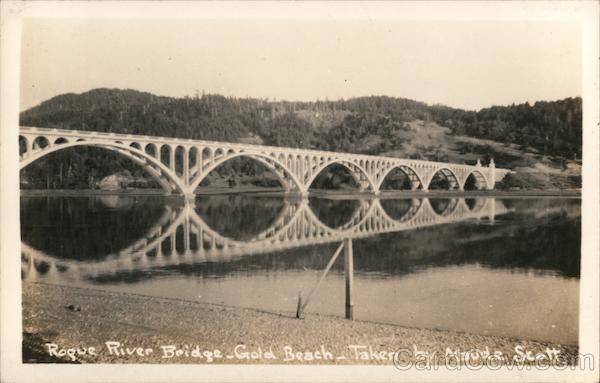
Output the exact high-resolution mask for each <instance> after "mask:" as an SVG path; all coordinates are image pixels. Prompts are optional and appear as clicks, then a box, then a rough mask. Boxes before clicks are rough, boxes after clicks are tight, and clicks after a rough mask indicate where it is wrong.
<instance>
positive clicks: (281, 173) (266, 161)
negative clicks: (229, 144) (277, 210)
mask: <svg viewBox="0 0 600 383" xmlns="http://www.w3.org/2000/svg"><path fill="white" fill-rule="evenodd" d="M204 150H206V148H205V149H204ZM204 150H203V153H204ZM217 152H220V153H222V154H220V157H218V158H217V156H216V153H217ZM212 155H214V161H212V163H210V165H208V166H207V167H205V168H203V169H201V170H200V171H199V172H198V174H197V175H196V176H195V177H194V178H193V179H192V181H191V182H190V191H191V192H193V191H194V190H196V188H197V187H198V185H200V183H201V182H202V181H203V180H204V179H205V178H206V177H207V176H208V175H209V174H210V172H211V171H213V170H214V169H216V168H218V167H219V166H220V165H222V164H224V163H225V162H227V161H229V160H232V159H234V158H238V157H246V158H250V159H251V160H254V161H256V162H259V163H261V164H263V165H264V166H265V167H266V168H267V169H269V170H271V171H272V172H273V173H274V174H275V175H276V176H277V178H278V179H279V182H280V183H281V184H282V186H283V187H284V188H287V187H289V185H288V184H289V181H288V180H286V178H285V177H286V176H287V177H289V178H290V179H291V181H292V183H293V184H294V185H295V186H296V188H297V189H298V190H302V183H301V182H300V180H298V178H297V177H296V176H295V175H294V173H293V172H292V171H291V170H290V169H289V168H288V167H287V166H286V165H285V164H284V163H282V162H281V161H279V160H277V159H275V158H274V157H272V156H268V155H265V154H257V153H247V152H232V153H231V154H229V155H225V154H224V152H223V150H222V149H217V151H216V152H212V154H211V156H212Z"/></svg>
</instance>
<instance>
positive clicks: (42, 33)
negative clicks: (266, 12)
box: [20, 18, 581, 110]
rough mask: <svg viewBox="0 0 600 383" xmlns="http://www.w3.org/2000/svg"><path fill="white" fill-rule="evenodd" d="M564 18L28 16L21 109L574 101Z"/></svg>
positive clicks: (574, 50) (572, 50) (576, 66)
mask: <svg viewBox="0 0 600 383" xmlns="http://www.w3.org/2000/svg"><path fill="white" fill-rule="evenodd" d="M580 42H581V35H580V30H579V27H578V25H577V24H575V23H568V22H565V21H533V22H532V21H528V22H525V21H477V20H475V21H460V22H459V21H427V20H420V21H414V20H413V21H411V20H408V21H406V20H397V21H389V20H388V21H386V20H377V21H374V20H371V21H369V20H344V21H331V20H326V19H325V20H323V19H320V20H295V21H294V20H258V19H244V20H219V21H215V20H143V19H141V20H123V19H121V20H117V19H115V20H110V19H108V20H107V19H103V20H88V19H86V20H84V19H73V18H70V19H57V18H52V19H43V18H42V19H27V20H25V21H24V23H23V29H22V45H21V76H20V78H21V99H20V103H21V109H22V110H25V109H27V108H29V107H32V106H35V105H37V104H39V103H40V102H42V101H44V100H47V99H49V98H51V97H54V96H56V95H59V94H62V93H69V92H73V93H81V92H85V91H88V90H90V89H94V88H98V87H107V88H122V89H125V88H128V89H136V90H140V91H146V92H151V93H154V94H157V95H164V96H173V97H183V96H186V95H188V96H191V95H194V94H195V93H196V92H198V93H202V92H205V93H219V94H222V95H225V96H237V97H255V98H268V99H271V100H273V99H277V100H282V99H285V100H291V101H306V100H317V99H319V100H325V99H329V100H336V99H340V98H346V99H347V98H350V97H357V96H369V95H387V96H395V97H405V98H410V99H415V100H418V101H424V102H427V103H429V104H436V103H439V104H444V105H448V106H453V107H459V108H464V109H470V110H477V109H480V108H483V107H488V106H491V105H509V104H512V103H522V102H526V101H528V102H530V103H532V102H535V101H539V100H557V99H562V98H565V97H574V96H580V95H581V47H580Z"/></svg>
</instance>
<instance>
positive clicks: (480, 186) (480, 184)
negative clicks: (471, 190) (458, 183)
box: [462, 170, 489, 190]
mask: <svg viewBox="0 0 600 383" xmlns="http://www.w3.org/2000/svg"><path fill="white" fill-rule="evenodd" d="M469 177H473V178H474V179H475V180H474V182H475V187H476V189H477V190H484V189H489V183H488V180H487V178H486V177H485V175H484V174H483V173H482V172H480V171H479V170H473V171H472V172H471V173H469V174H467V176H466V177H465V181H464V183H463V184H462V190H466V186H467V182H469Z"/></svg>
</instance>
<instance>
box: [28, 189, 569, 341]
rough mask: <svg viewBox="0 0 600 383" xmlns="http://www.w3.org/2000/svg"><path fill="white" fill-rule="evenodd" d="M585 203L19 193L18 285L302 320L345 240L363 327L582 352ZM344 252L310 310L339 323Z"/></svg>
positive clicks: (358, 317) (449, 199)
mask: <svg viewBox="0 0 600 383" xmlns="http://www.w3.org/2000/svg"><path fill="white" fill-rule="evenodd" d="M580 216H581V212H580V200H579V199H552V198H540V199H494V198H468V199H463V198H435V199H433V198H432V199H425V198H407V199H382V200H379V199H374V200H364V199H361V200H358V199H355V200H352V199H349V200H330V199H320V198H310V199H309V200H301V199H286V198H282V197H259V196H250V195H228V196H211V197H198V198H197V199H196V202H195V205H193V206H191V205H185V204H173V203H168V202H167V201H165V200H164V199H163V198H161V197H150V196H82V197H22V198H21V233H22V247H23V251H22V276H23V278H24V279H27V280H39V281H46V282H50V283H58V284H64V285H72V286H88V287H94V288H102V289H106V290H113V291H125V292H133V293H141V294H148V295H152V296H159V297H176V298H180V299H188V300H196V301H201V302H209V303H218V304H225V305H231V306H239V307H250V308H256V309H261V310H267V311H271V312H276V313H284V314H289V315H293V314H294V313H295V309H296V304H297V297H298V294H299V293H300V292H301V293H302V295H303V297H306V296H307V295H308V293H309V291H311V289H312V288H313V287H314V285H315V283H316V281H317V280H318V279H319V277H320V276H321V274H322V271H323V270H324V269H325V266H326V264H327V263H328V261H329V260H330V258H331V256H332V255H333V253H334V252H335V250H336V249H337V247H338V246H339V245H340V243H341V241H342V240H344V239H345V238H349V239H351V240H352V245H353V261H354V262H353V263H354V270H353V275H354V283H355V285H354V305H355V308H354V313H355V319H358V320H367V321H374V322H384V323H393V324H398V325H404V326H412V327H420V328H439V329H450V330H458V331H467V332H471V333H477V334H492V335H502V336H509V337H514V338H518V339H535V340H545V341H554V342H559V343H565V344H577V339H578V338H577V337H578V299H579V298H578V295H579V276H580V232H581V223H580V219H581V218H580ZM344 304H345V290H344V257H343V256H340V257H339V258H338V259H337V260H336V262H335V264H334V266H333V268H332V270H331V271H330V273H329V274H328V275H327V277H326V278H325V280H324V282H323V283H322V285H321V286H320V287H319V290H318V291H317V293H316V294H315V295H314V296H313V298H312V300H311V302H310V303H309V305H308V307H307V312H309V313H311V312H312V313H319V314H325V315H336V316H340V317H343V316H344Z"/></svg>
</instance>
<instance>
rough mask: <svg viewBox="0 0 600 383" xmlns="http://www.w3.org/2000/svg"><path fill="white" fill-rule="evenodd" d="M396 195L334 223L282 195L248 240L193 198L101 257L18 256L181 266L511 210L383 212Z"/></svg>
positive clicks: (489, 202) (82, 265)
mask: <svg viewBox="0 0 600 383" xmlns="http://www.w3.org/2000/svg"><path fill="white" fill-rule="evenodd" d="M395 201H399V200H380V199H379V198H375V199H371V200H360V204H359V205H358V207H357V208H356V210H355V211H354V213H353V214H352V216H351V217H350V219H348V221H347V222H345V223H343V224H342V225H339V226H338V227H334V228H332V227H330V226H328V225H326V224H325V223H323V222H322V221H321V220H320V219H319V218H318V217H317V216H316V214H315V213H314V212H313V211H312V209H311V207H310V205H309V201H308V200H307V199H301V200H299V201H297V202H295V203H294V202H289V201H286V203H285V204H284V206H283V208H282V209H281V211H280V212H279V214H278V215H277V217H276V218H275V219H274V220H273V221H272V223H271V224H270V226H269V227H268V228H266V229H265V230H263V231H262V232H260V233H259V234H257V235H255V236H254V237H252V238H249V239H247V240H236V239H232V238H228V237H225V236H223V235H221V234H220V233H218V232H217V231H215V230H214V229H212V228H211V227H210V226H209V225H208V224H207V223H206V222H205V220H203V219H202V217H201V216H200V215H199V214H198V213H197V212H196V210H195V208H194V205H193V204H191V203H186V204H184V205H183V206H181V207H179V208H175V207H172V206H169V205H167V206H165V210H164V212H163V214H162V216H161V218H160V219H159V220H158V221H157V222H156V223H155V224H154V226H153V227H152V228H151V229H150V230H149V231H148V232H147V233H146V235H144V236H143V237H142V238H140V239H138V240H137V241H135V242H134V243H132V244H131V245H130V246H128V247H127V248H125V249H122V250H120V251H119V252H117V253H115V254H109V255H107V257H105V258H104V259H103V260H102V261H79V260H71V259H61V258H56V257H54V256H51V255H48V254H45V253H44V252H43V251H42V250H38V249H34V248H33V247H31V246H29V245H27V244H26V243H24V242H21V252H22V255H23V257H24V259H25V260H27V262H28V263H29V266H28V267H27V270H24V272H26V274H30V273H33V274H36V273H37V271H36V270H37V269H38V267H36V264H37V265H39V264H40V263H45V264H46V265H48V266H49V273H50V274H52V273H56V272H57V270H58V271H59V272H65V271H70V272H74V271H77V273H78V274H80V273H83V274H85V275H88V276H93V275H99V274H104V273H110V274H112V273H116V272H118V271H127V270H141V269H146V268H153V267H167V266H173V265H179V264H193V263H202V262H211V261H218V262H223V261H228V260H235V259H239V258H240V257H243V256H249V255H257V254H263V253H274V252H277V251H284V250H288V249H293V248H299V247H304V246H311V245H320V244H329V243H339V242H342V241H344V240H353V239H362V238H367V237H371V236H375V235H379V234H384V233H394V232H401V231H410V230H416V229H420V228H425V227H432V226H437V225H443V224H448V223H455V222H461V221H467V220H475V221H481V220H485V221H486V222H488V223H493V222H494V219H495V217H496V216H499V215H502V214H506V213H508V212H510V210H509V209H507V208H506V207H505V206H504V204H503V203H502V201H500V200H495V199H493V198H485V199H483V198H476V199H469V200H466V199H464V198H447V199H440V200H439V201H438V202H440V203H438V204H437V205H436V204H432V202H431V201H430V200H429V199H426V198H411V199H405V200H401V201H404V202H405V203H403V204H402V209H401V210H400V211H399V212H398V211H395V212H392V211H391V209H389V208H388V210H390V211H389V212H388V211H386V207H385V206H386V203H390V204H394V203H397V202H395ZM469 202H472V203H469ZM30 277H31V275H30Z"/></svg>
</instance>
